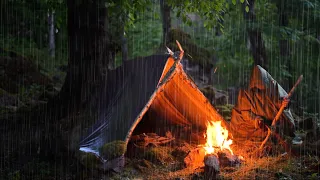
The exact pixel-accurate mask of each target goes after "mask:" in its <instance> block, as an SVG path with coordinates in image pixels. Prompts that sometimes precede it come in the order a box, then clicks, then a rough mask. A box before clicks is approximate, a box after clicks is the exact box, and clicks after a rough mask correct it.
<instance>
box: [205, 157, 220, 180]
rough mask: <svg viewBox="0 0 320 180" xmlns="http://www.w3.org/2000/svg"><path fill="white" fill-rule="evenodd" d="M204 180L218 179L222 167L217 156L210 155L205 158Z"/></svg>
mask: <svg viewBox="0 0 320 180" xmlns="http://www.w3.org/2000/svg"><path fill="white" fill-rule="evenodd" d="M204 165H205V166H204V179H205V180H212V179H217V178H218V175H219V172H220V165H219V159H218V156H217V155H215V154H208V155H206V156H205V157H204Z"/></svg>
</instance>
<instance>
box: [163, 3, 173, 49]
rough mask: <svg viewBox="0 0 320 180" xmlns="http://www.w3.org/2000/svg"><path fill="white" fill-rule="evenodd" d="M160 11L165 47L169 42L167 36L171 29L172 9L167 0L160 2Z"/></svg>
mask: <svg viewBox="0 0 320 180" xmlns="http://www.w3.org/2000/svg"><path fill="white" fill-rule="evenodd" d="M160 11H161V18H162V33H163V35H162V43H163V44H164V45H165V44H166V40H167V35H168V33H169V31H170V29H171V16H170V11H171V8H170V6H169V5H168V4H167V2H166V0H160Z"/></svg>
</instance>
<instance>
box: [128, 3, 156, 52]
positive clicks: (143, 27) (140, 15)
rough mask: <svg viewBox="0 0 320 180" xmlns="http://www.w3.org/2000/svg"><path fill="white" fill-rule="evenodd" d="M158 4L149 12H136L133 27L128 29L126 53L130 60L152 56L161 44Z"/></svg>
mask: <svg viewBox="0 0 320 180" xmlns="http://www.w3.org/2000/svg"><path fill="white" fill-rule="evenodd" d="M159 13H160V6H159V3H157V4H153V6H152V9H151V10H150V11H145V12H136V17H135V23H134V26H132V27H131V28H129V29H128V31H126V32H127V34H126V37H127V38H128V51H129V52H128V53H129V57H130V58H134V57H138V56H148V55H151V54H153V53H154V52H155V51H156V50H157V49H158V48H159V44H160V43H161V38H162V25H161V20H160V16H159Z"/></svg>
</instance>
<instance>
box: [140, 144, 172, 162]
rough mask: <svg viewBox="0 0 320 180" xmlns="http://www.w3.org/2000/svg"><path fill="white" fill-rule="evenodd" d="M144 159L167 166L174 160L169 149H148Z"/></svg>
mask: <svg viewBox="0 0 320 180" xmlns="http://www.w3.org/2000/svg"><path fill="white" fill-rule="evenodd" d="M144 158H145V159H147V160H150V161H151V162H154V163H161V164H165V163H168V162H172V161H173V160H174V158H173V156H172V155H171V153H170V149H169V148H168V147H152V148H150V149H148V150H147V151H146V152H145V154H144Z"/></svg>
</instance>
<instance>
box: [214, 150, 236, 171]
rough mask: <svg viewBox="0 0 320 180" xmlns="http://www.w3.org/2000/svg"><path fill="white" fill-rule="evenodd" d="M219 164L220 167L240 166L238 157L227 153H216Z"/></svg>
mask: <svg viewBox="0 0 320 180" xmlns="http://www.w3.org/2000/svg"><path fill="white" fill-rule="evenodd" d="M217 154H218V157H219V162H220V166H221V167H234V166H238V165H240V164H241V160H240V159H239V158H238V156H236V155H233V154H230V153H229V152H220V151H219V152H218V153H217Z"/></svg>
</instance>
